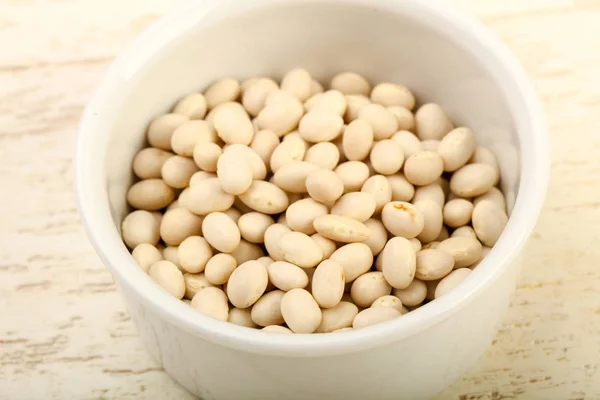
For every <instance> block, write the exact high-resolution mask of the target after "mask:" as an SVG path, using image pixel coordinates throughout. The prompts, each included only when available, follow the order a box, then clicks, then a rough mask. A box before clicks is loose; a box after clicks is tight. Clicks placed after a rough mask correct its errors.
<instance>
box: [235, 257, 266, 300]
mask: <svg viewBox="0 0 600 400" xmlns="http://www.w3.org/2000/svg"><path fill="white" fill-rule="evenodd" d="M268 282H269V276H268V275H267V269H266V267H265V266H264V265H262V264H261V263H259V262H258V261H255V260H250V261H246V262H245V263H243V264H241V265H240V266H239V267H237V268H236V269H235V270H234V271H233V273H232V274H231V276H230V277H229V281H228V282H227V297H229V301H230V302H231V304H233V305H234V306H235V307H238V308H246V307H250V306H251V305H253V304H254V303H256V301H257V300H258V299H259V298H260V296H262V294H263V293H264V292H265V289H266V288H267V283H268Z"/></svg>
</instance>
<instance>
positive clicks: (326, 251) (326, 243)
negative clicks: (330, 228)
mask: <svg viewBox="0 0 600 400" xmlns="http://www.w3.org/2000/svg"><path fill="white" fill-rule="evenodd" d="M310 238H311V239H312V240H313V241H314V242H315V243H316V244H317V246H319V247H320V248H321V251H322V252H323V259H324V260H327V259H329V257H331V255H332V254H333V252H334V251H335V250H336V249H337V245H336V244H335V242H334V241H333V240H331V239H327V238H326V237H324V236H321V235H320V234H318V233H315V234H314V235H311V236H310Z"/></svg>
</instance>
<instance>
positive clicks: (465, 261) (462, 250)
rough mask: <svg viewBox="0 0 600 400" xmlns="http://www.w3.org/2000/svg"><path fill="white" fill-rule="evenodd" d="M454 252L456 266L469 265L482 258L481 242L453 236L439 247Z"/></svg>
mask: <svg viewBox="0 0 600 400" xmlns="http://www.w3.org/2000/svg"><path fill="white" fill-rule="evenodd" d="M437 248H438V249H439V250H444V251H445V252H448V253H450V254H452V257H454V268H463V267H468V266H470V265H472V264H474V263H475V262H477V261H478V260H479V259H480V258H481V251H482V248H481V243H479V241H478V240H475V239H472V238H468V237H451V238H448V239H446V240H444V241H442V242H441V243H440V244H439V246H438V247H437Z"/></svg>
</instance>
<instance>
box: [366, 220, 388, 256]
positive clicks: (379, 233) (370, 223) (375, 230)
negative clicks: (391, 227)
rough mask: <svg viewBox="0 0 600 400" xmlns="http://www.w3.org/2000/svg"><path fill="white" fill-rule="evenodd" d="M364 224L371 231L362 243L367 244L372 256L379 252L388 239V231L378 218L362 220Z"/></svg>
mask: <svg viewBox="0 0 600 400" xmlns="http://www.w3.org/2000/svg"><path fill="white" fill-rule="evenodd" d="M364 224H365V226H366V227H367V228H369V230H370V231H371V235H370V236H369V238H368V239H367V240H364V241H363V242H362V243H364V244H366V245H367V246H369V248H370V249H371V252H372V253H373V255H374V256H376V255H378V254H379V253H381V250H383V248H384V247H385V244H386V243H387V239H388V232H387V230H386V229H385V226H383V223H382V222H381V221H379V220H378V219H374V218H371V219H369V220H367V221H365V222H364Z"/></svg>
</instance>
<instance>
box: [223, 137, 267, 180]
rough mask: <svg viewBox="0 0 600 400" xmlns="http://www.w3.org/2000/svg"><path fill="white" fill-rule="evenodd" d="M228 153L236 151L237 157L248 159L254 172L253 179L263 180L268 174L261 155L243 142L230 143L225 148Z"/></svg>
mask: <svg viewBox="0 0 600 400" xmlns="http://www.w3.org/2000/svg"><path fill="white" fill-rule="evenodd" d="M225 152H226V153H234V154H235V155H236V157H239V158H242V159H245V160H246V163H248V167H249V168H250V171H251V172H252V179H255V180H263V179H265V178H266V176H267V167H266V165H265V163H264V162H263V160H262V159H261V158H260V156H259V155H258V154H257V153H256V152H255V151H253V150H252V149H251V148H250V147H248V146H244V145H242V144H229V145H227V146H226V148H225Z"/></svg>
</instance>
